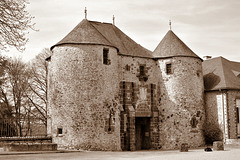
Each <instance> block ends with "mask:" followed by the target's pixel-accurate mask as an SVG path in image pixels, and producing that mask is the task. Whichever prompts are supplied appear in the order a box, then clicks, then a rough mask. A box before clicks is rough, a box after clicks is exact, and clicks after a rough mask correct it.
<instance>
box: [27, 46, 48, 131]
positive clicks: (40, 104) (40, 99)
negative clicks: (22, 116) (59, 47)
mask: <svg viewBox="0 0 240 160" xmlns="http://www.w3.org/2000/svg"><path fill="white" fill-rule="evenodd" d="M50 54H51V51H50V50H49V49H43V51H42V52H41V53H39V54H38V55H37V56H36V57H35V59H34V60H33V61H32V62H31V64H30V66H31V69H30V74H31V78H30V80H29V88H30V90H31V92H28V93H29V94H28V98H29V101H30V102H31V104H32V105H33V107H34V109H35V112H32V113H33V114H35V116H38V118H40V119H41V120H42V121H43V122H44V124H45V126H46V125H47V74H48V63H47V62H46V60H45V59H46V58H47V57H49V56H50Z"/></svg>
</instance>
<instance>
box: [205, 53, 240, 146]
mask: <svg viewBox="0 0 240 160" xmlns="http://www.w3.org/2000/svg"><path fill="white" fill-rule="evenodd" d="M203 74H204V85H205V104H206V122H207V123H208V125H209V126H211V127H213V128H219V129H220V130H221V135H220V139H223V140H224V142H225V143H236V142H238V143H239V142H240V140H239V139H238V138H240V137H239V136H240V123H239V118H240V117H239V115H240V114H239V111H240V110H239V108H240V63H239V62H232V61H229V60H227V59H225V58H223V57H217V58H212V59H209V60H206V61H204V62H203Z"/></svg>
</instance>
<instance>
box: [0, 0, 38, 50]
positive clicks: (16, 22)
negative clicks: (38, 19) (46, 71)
mask: <svg viewBox="0 0 240 160" xmlns="http://www.w3.org/2000/svg"><path fill="white" fill-rule="evenodd" d="M26 4H28V0H1V1H0V15H1V16H0V49H2V50H6V49H7V46H13V47H15V48H16V49H17V50H19V51H23V50H24V49H25V47H24V46H25V44H26V42H27V41H28V39H27V38H26V37H25V34H26V31H27V29H29V28H31V29H34V28H33V24H32V23H31V20H32V17H31V15H30V14H29V13H28V12H27V11H26Z"/></svg>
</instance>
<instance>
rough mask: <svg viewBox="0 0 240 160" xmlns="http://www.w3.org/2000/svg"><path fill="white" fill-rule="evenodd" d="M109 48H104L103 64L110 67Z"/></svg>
mask: <svg viewBox="0 0 240 160" xmlns="http://www.w3.org/2000/svg"><path fill="white" fill-rule="evenodd" d="M108 52H109V49H108V48H103V64H106V65H108V64H109V57H108Z"/></svg>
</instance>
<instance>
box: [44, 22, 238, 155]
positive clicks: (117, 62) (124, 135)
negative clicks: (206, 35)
mask: <svg viewBox="0 0 240 160" xmlns="http://www.w3.org/2000/svg"><path fill="white" fill-rule="evenodd" d="M51 49H52V52H53V53H52V56H51V60H50V62H49V74H48V91H49V92H48V115H49V116H48V134H50V135H51V136H52V138H53V142H54V143H57V144H58V145H59V147H65V148H74V149H84V150H115V151H118V150H123V151H124V150H130V151H134V150H140V149H179V148H180V147H181V145H182V144H186V143H187V144H188V146H189V147H199V146H202V145H204V135H203V129H204V128H203V125H204V122H205V120H206V121H211V123H213V124H214V125H216V126H218V125H219V124H222V125H220V127H222V130H223V131H224V132H225V131H226V130H227V133H229V134H227V135H224V136H225V137H227V136H229V137H230V138H236V136H237V126H236V107H235V108H234V107H233V108H230V107H228V110H226V109H224V108H226V107H227V104H228V105H231V106H234V105H235V106H236V104H234V103H235V99H236V97H237V98H239V96H240V95H239V94H240V93H239V92H238V91H236V92H235V91H234V92H233V91H231V92H230V91H229V92H226V93H224V95H223V96H222V97H224V98H225V100H224V99H222V100H221V101H220V98H221V97H220V96H219V93H218V92H208V93H206V94H205V102H206V105H205V108H204V85H203V71H202V59H201V58H199V57H198V56H197V55H196V54H195V53H193V52H192V51H191V50H190V49H189V48H188V47H187V46H186V45H185V44H184V43H183V42H182V41H181V40H180V39H179V38H178V37H177V36H176V35H175V34H174V33H173V32H172V31H171V30H170V31H168V33H167V34H166V36H165V37H164V38H163V40H162V41H161V42H160V43H159V45H158V47H157V48H156V49H155V51H154V52H151V51H149V50H147V49H145V48H143V47H142V46H140V45H139V44H137V43H136V42H134V41H133V40H131V38H129V37H128V36H127V35H125V34H124V33H123V32H122V31H121V30H119V29H118V28H117V27H116V26H114V25H112V24H109V23H100V22H94V21H88V20H86V19H85V20H83V21H82V22H81V23H80V24H79V25H77V27H75V28H74V29H73V31H72V32H70V33H69V34H68V35H67V36H66V37H65V38H64V39H63V40H61V41H60V42H59V43H57V44H56V45H54V46H53V47H52V48H51ZM221 103H222V104H223V105H222V110H223V111H224V112H222V111H221V107H219V106H220V104H221ZM220 113H222V115H223V116H225V117H229V119H227V120H226V119H221V115H220ZM228 128H229V131H228ZM225 133H226V132H225Z"/></svg>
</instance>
